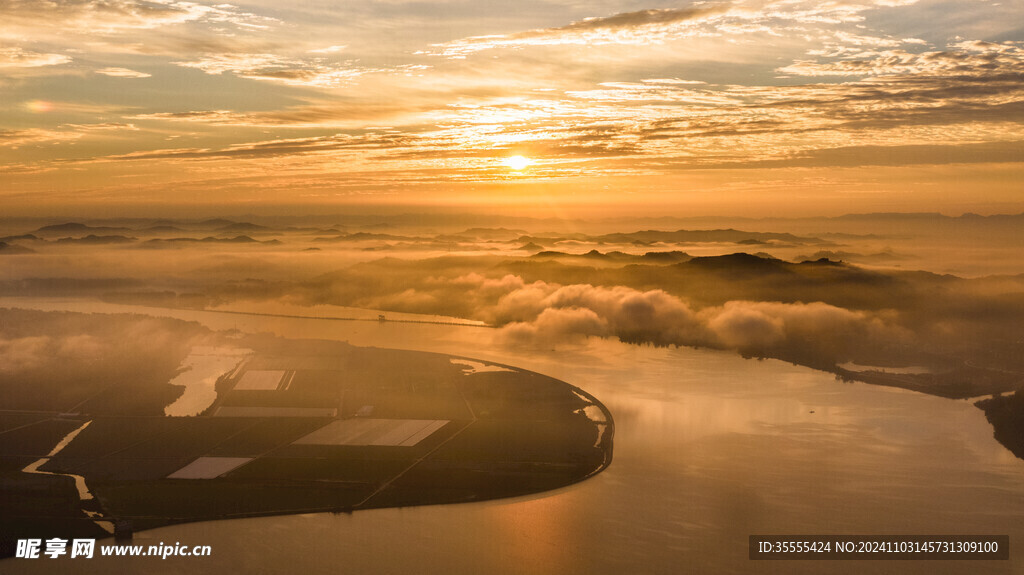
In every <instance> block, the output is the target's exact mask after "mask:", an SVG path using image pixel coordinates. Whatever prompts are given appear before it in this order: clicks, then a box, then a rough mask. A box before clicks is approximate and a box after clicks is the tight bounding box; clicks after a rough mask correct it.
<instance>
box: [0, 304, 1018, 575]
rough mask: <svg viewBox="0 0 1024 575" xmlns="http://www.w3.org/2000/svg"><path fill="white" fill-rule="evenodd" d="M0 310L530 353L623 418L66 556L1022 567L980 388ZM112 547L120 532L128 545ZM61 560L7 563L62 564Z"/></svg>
mask: <svg viewBox="0 0 1024 575" xmlns="http://www.w3.org/2000/svg"><path fill="white" fill-rule="evenodd" d="M0 307H30V308H35V309H63V310H73V311H101V312H119V311H131V312H135V313H147V314H152V315H162V316H169V317H177V318H181V319H188V320H194V321H199V322H201V323H203V324H205V325H207V326H209V327H211V328H213V329H231V328H237V329H239V330H243V331H253V332H255V331H264V332H273V333H275V334H278V335H281V336H284V337H294V338H299V337H305V338H323V339H335V340H346V341H349V342H350V343H352V344H355V345H369V346H379V347H393V348H400V349H416V350H423V351H434V352H442V353H449V354H455V355H460V356H466V357H472V358H477V359H482V360H485V361H494V362H498V363H503V364H509V365H514V366H518V367H522V368H524V369H529V370H533V371H537V372H540V373H544V374H547V375H550V376H553V377H556V378H559V379H562V380H564V381H567V382H569V383H571V384H573V385H576V386H579V387H581V388H583V389H584V390H586V391H588V392H590V393H591V394H593V395H595V396H596V397H597V398H598V399H599V400H600V401H601V402H602V403H604V404H605V406H607V407H608V409H609V410H610V411H611V412H612V414H613V416H614V418H615V424H616V435H615V455H614V460H613V462H612V464H611V466H610V467H609V468H608V469H607V470H606V471H604V472H603V473H600V474H598V475H597V476H595V477H593V478H591V479H588V480H586V481H584V482H582V483H580V484H577V485H573V486H570V487H566V488H563V489H559V490H556V491H551V492H547V493H543V494H539V495H536V496H531V497H525V498H515V499H505V500H498V501H491V502H484V503H474V504H459V505H440V506H428V507H411V508H403V509H382V510H371V511H360V512H356V513H353V514H350V515H346V514H338V515H334V514H310V515H293V516H283V517H265V518H256V519H243V520H230V521H213V522H206V523H194V524H186V525H179V526H173V527H167V528H162V529H156V530H152V531H144V532H140V533H137V534H136V536H135V539H134V543H136V544H142V545H158V544H160V543H164V544H167V545H174V544H175V543H181V544H182V545H188V546H192V545H209V546H211V548H212V556H210V557H195V558H183V557H182V558H176V557H171V558H168V559H166V560H161V559H159V558H134V559H127V558H99V557H96V558H93V559H81V558H76V559H73V560H71V559H65V560H59V567H60V571H61V572H67V573H73V572H94V571H100V570H103V571H121V570H125V569H128V570H131V571H136V570H138V571H143V570H144V571H145V572H147V573H179V572H182V571H185V570H187V571H190V572H192V573H207V572H209V573H214V572H216V573H223V572H238V573H410V574H434V573H436V574H445V575H451V574H463V573H465V574H471V573H473V574H476V573H479V574H484V573H487V574H511V573H528V574H538V575H543V574H559V575H562V574H572V573H580V574H583V573H587V574H616V575H618V574H639V573H785V574H789V573H858V574H860V573H929V574H935V573H1020V572H1024V545H1022V544H1021V543H1020V541H1022V539H1021V538H1020V536H1021V535H1024V521H1021V518H1022V516H1024V461H1021V460H1018V459H1016V458H1015V457H1013V456H1012V455H1011V454H1010V453H1009V452H1008V451H1007V450H1006V449H1005V448H1003V447H1002V446H1001V445H999V444H998V443H997V442H996V441H995V440H994V439H993V437H992V429H991V427H990V426H989V425H988V423H987V422H986V421H985V417H984V415H983V414H982V412H981V411H980V410H978V409H977V408H975V407H974V406H973V405H971V404H970V403H968V402H965V401H956V400H949V399H943V398H938V397H932V396H928V395H923V394H920V393H915V392H910V391H905V390H900V389H894V388H886V387H877V386H871V385H867V384H862V383H842V382H839V381H836V380H835V379H834V377H833V376H832V375H831V374H827V373H822V372H818V371H814V370H811V369H807V368H803V367H798V366H793V365H790V364H786V363H784V362H780V361H775V360H765V361H757V360H745V359H743V358H741V357H739V356H736V355H734V354H731V353H728V352H719V351H711V350H695V349H689V348H682V349H667V348H654V347H649V346H635V345H628V344H623V343H619V342H617V341H609V340H601V339H590V340H587V341H586V342H582V343H580V344H579V345H577V346H574V347H567V348H559V349H557V350H550V349H548V350H525V349H513V348H508V347H506V346H505V345H503V344H502V343H501V341H500V338H498V337H497V336H498V331H497V330H492V329H487V328H480V327H465V326H452V325H431V324H414V323H397V322H390V321H388V322H374V321H326V320H323V319H301V318H293V317H267V316H257V315H244V314H237V313H235V314H222V313H216V312H204V311H185V310H166V309H159V308H145V307H141V306H123V305H112V304H99V303H95V302H85V301H79V300H47V299H20V298H0ZM785 533H805V534H807V533H816V534H1009V535H1010V553H1011V560H1010V561H899V562H897V561H831V562H820V561H751V560H749V559H748V558H747V544H748V536H749V535H751V534H785ZM111 542H112V541H109V540H107V541H103V542H100V543H101V544H103V543H111ZM57 566H58V562H57V561H54V560H50V559H47V558H42V559H36V560H20V559H12V560H5V561H2V562H0V572H3V573H13V572H17V573H37V572H38V573H45V572H53V571H55V570H56V569H55V567H57Z"/></svg>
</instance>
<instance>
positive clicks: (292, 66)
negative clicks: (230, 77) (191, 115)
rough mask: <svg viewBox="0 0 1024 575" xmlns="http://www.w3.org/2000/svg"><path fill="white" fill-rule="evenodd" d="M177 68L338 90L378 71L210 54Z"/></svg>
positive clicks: (276, 58)
mask: <svg viewBox="0 0 1024 575" xmlns="http://www.w3.org/2000/svg"><path fill="white" fill-rule="evenodd" d="M175 64H177V65H178V66H182V67H185V68H196V69H198V70H202V71H203V72H206V73H207V74H212V75H219V74H223V73H225V72H231V73H232V74H234V75H236V76H238V77H240V78H249V79H253V80H270V81H275V82H281V83H283V84H289V85H295V86H317V87H328V86H337V85H339V84H343V83H346V82H351V81H352V80H354V79H356V78H358V77H360V76H362V75H364V74H367V73H369V72H371V71H374V70H369V69H365V68H360V67H356V66H354V65H353V64H351V63H342V64H329V63H324V62H317V61H305V60H301V59H294V58H286V57H283V56H277V55H275V54H208V55H206V56H204V57H203V58H200V59H199V60H195V61H190V62H175Z"/></svg>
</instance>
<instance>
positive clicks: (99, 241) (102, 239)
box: [57, 234, 138, 245]
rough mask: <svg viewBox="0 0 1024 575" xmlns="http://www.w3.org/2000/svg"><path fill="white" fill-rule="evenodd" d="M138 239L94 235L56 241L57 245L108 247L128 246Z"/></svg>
mask: <svg viewBox="0 0 1024 575" xmlns="http://www.w3.org/2000/svg"><path fill="white" fill-rule="evenodd" d="M136 239H138V238H132V237H128V236H118V235H113V236H97V235H95V234H89V235H87V236H85V237H84V238H71V237H68V238H60V239H59V240H57V243H59V244H87V245H109V244H130V243H132V242H134V241H136Z"/></svg>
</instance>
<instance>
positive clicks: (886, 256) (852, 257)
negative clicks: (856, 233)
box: [794, 250, 910, 264]
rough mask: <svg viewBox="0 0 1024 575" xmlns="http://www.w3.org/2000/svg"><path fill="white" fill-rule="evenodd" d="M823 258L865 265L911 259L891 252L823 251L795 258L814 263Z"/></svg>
mask: <svg viewBox="0 0 1024 575" xmlns="http://www.w3.org/2000/svg"><path fill="white" fill-rule="evenodd" d="M822 258H825V259H829V260H836V261H848V262H863V263H879V264H884V263H892V262H900V261H906V260H909V259H910V258H909V257H907V256H903V255H899V254H896V253H893V252H891V251H884V252H877V253H873V254H859V253H856V252H844V251H831V250H821V251H817V252H815V253H814V254H812V255H807V256H803V255H802V256H797V257H796V258H794V259H795V260H796V261H813V260H820V259H822Z"/></svg>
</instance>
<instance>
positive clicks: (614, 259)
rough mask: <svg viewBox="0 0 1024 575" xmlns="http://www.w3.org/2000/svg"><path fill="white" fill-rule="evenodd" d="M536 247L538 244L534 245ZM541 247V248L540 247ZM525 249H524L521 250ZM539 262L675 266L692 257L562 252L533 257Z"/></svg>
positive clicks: (682, 253) (674, 252)
mask: <svg viewBox="0 0 1024 575" xmlns="http://www.w3.org/2000/svg"><path fill="white" fill-rule="evenodd" d="M534 245H536V244H534ZM538 247H539V246H538ZM520 249H524V248H520ZM531 257H532V258H534V259H539V260H557V261H560V262H564V263H581V264H582V263H591V264H594V263H601V264H616V263H617V264H622V265H625V264H630V263H633V264H641V263H647V264H662V265H667V264H675V263H679V262H684V261H687V260H689V259H691V256H690V255H689V254H687V253H685V252H681V251H678V250H674V251H670V252H646V253H644V254H643V255H634V254H627V253H625V252H620V251H610V252H606V253H601V252H599V251H597V250H590V251H589V252H586V253H582V254H572V253H567V252H560V251H551V250H549V251H542V252H538V253H536V254H533V256H531Z"/></svg>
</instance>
